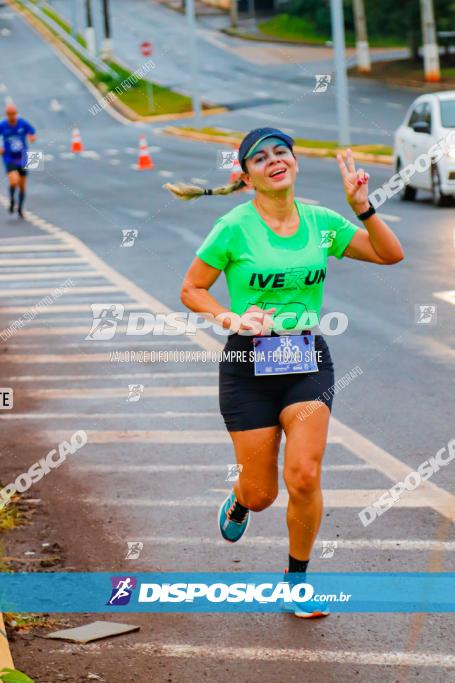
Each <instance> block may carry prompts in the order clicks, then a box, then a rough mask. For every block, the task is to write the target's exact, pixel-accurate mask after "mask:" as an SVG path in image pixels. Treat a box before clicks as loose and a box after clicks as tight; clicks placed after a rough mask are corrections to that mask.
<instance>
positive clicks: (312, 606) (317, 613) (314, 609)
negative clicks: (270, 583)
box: [282, 569, 330, 619]
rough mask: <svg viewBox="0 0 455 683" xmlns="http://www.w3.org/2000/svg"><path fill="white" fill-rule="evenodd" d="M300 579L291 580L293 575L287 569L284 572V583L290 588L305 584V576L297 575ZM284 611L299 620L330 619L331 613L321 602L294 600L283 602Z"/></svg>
mask: <svg viewBox="0 0 455 683" xmlns="http://www.w3.org/2000/svg"><path fill="white" fill-rule="evenodd" d="M297 576H298V577H299V578H298V579H297V578H296V579H291V580H290V577H291V574H290V573H289V572H288V570H287V569H286V570H285V572H284V579H283V580H284V581H286V583H288V584H289V585H290V586H293V585H297V583H305V574H296V577H297ZM282 611H283V612H289V613H290V614H293V615H294V616H295V617H298V618H299V619H320V618H321V617H328V616H329V614H330V612H329V610H328V609H327V606H326V605H322V604H321V603H320V602H315V601H314V600H305V601H304V602H303V601H302V602H299V601H297V600H292V601H291V602H285V601H284V600H283V604H282Z"/></svg>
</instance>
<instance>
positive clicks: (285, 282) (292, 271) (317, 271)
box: [248, 268, 326, 290]
mask: <svg viewBox="0 0 455 683" xmlns="http://www.w3.org/2000/svg"><path fill="white" fill-rule="evenodd" d="M325 276H326V268H285V269H283V270H282V271H281V272H279V273H257V272H253V273H251V276H250V279H249V282H248V284H249V286H250V287H251V288H252V289H293V290H296V289H297V290H302V289H306V288H307V287H311V286H312V285H319V284H320V283H321V282H324V280H325Z"/></svg>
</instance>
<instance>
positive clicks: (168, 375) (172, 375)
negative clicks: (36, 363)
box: [2, 370, 219, 415]
mask: <svg viewBox="0 0 455 683" xmlns="http://www.w3.org/2000/svg"><path fill="white" fill-rule="evenodd" d="M2 377H3V379H2V381H5V382H6V381H10V382H42V381H54V380H63V381H74V380H86V379H107V380H110V379H136V378H137V379H138V378H141V379H142V378H147V379H149V380H153V379H176V378H186V377H188V378H191V377H218V372H216V371H214V372H211V371H210V370H195V371H194V372H191V371H187V372H154V373H153V374H151V373H150V372H135V373H130V372H128V373H117V374H113V375H111V374H110V373H109V375H107V376H105V377H103V375H97V374H91V375H20V376H19V375H10V376H9V377H7V376H5V375H3V376H2ZM217 415H219V413H217Z"/></svg>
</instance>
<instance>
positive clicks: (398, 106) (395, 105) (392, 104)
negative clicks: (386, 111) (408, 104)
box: [386, 102, 404, 109]
mask: <svg viewBox="0 0 455 683" xmlns="http://www.w3.org/2000/svg"><path fill="white" fill-rule="evenodd" d="M386 106H387V107H392V109H404V107H403V105H402V104H399V103H398V102H386Z"/></svg>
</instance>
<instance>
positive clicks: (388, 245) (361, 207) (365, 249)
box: [337, 149, 404, 266]
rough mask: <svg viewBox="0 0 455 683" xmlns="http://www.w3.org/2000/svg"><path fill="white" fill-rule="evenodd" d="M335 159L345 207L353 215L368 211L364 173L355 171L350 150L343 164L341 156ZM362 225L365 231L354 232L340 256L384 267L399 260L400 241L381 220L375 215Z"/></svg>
mask: <svg viewBox="0 0 455 683" xmlns="http://www.w3.org/2000/svg"><path fill="white" fill-rule="evenodd" d="M337 160H338V166H339V169H340V173H341V177H342V179H343V185H344V189H345V192H346V199H347V201H348V204H349V206H350V207H351V209H352V210H353V211H354V213H355V214H356V215H359V214H362V213H364V212H365V211H368V209H369V208H370V205H369V202H368V178H369V176H368V173H365V171H364V170H363V169H359V170H358V171H357V170H356V168H355V164H354V159H353V156H352V152H351V150H350V149H348V150H347V152H346V164H345V162H344V160H343V157H342V155H341V154H337ZM363 224H364V226H365V228H366V230H358V231H357V232H356V233H355V235H354V236H353V238H352V240H351V241H350V243H349V245H348V246H347V247H346V249H345V250H344V256H348V257H349V258H353V259H357V260H359V261H370V262H371V263H378V264H380V265H384V266H386V265H391V264H393V263H398V262H399V261H402V260H403V258H404V252H403V249H402V246H401V244H400V241H399V239H398V237H397V236H396V235H395V233H394V232H393V230H391V229H390V228H389V226H388V225H387V223H385V222H384V221H383V220H382V218H379V216H378V215H377V214H376V213H375V214H373V215H372V216H370V218H367V219H366V220H365V221H363Z"/></svg>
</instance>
